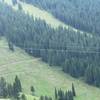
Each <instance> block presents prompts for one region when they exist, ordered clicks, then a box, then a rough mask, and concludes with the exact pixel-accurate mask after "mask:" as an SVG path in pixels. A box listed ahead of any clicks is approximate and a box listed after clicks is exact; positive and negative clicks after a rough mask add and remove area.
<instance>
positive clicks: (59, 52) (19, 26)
mask: <svg viewBox="0 0 100 100" xmlns="http://www.w3.org/2000/svg"><path fill="white" fill-rule="evenodd" d="M0 35H1V36H5V37H6V38H7V41H8V44H9V48H10V49H11V50H13V51H14V48H13V45H16V46H18V47H20V48H22V49H24V50H25V51H26V52H27V53H29V54H30V55H32V56H35V57H41V59H42V60H43V61H45V62H47V63H48V64H49V65H50V66H54V65H55V66H61V67H62V69H63V71H64V72H66V73H69V74H70V75H72V76H74V77H84V79H86V82H87V83H90V82H89V81H88V80H89V78H90V77H93V78H94V76H95V79H93V80H92V82H91V84H93V85H96V86H99V85H100V80H99V79H98V77H100V75H99V74H100V70H99V68H100V62H99V59H100V54H99V52H100V38H99V36H95V35H92V36H91V35H89V34H87V33H83V34H82V33H80V32H76V31H73V30H72V29H71V28H68V29H64V28H62V27H58V28H57V29H53V28H51V27H50V26H49V25H47V24H46V22H45V21H42V20H40V19H34V18H33V17H32V16H29V15H26V14H24V12H23V11H13V10H12V9H11V8H10V7H9V6H7V5H4V4H3V3H0ZM90 66H93V68H94V67H95V66H97V67H96V68H97V70H98V72H97V73H98V75H94V74H93V75H92V74H91V73H92V71H91V68H88V67H90ZM92 70H93V69H92ZM86 73H90V74H89V75H88V74H86ZM97 80H98V82H96V84H94V83H95V81H97Z"/></svg>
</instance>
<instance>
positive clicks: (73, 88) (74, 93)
mask: <svg viewBox="0 0 100 100" xmlns="http://www.w3.org/2000/svg"><path fill="white" fill-rule="evenodd" d="M72 94H73V96H76V91H75V87H74V84H73V83H72Z"/></svg>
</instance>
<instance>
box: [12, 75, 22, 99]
mask: <svg viewBox="0 0 100 100" xmlns="http://www.w3.org/2000/svg"><path fill="white" fill-rule="evenodd" d="M13 90H14V97H15V98H18V97H19V93H20V92H22V86H21V82H20V80H19V78H18V76H16V77H15V82H14V84H13Z"/></svg>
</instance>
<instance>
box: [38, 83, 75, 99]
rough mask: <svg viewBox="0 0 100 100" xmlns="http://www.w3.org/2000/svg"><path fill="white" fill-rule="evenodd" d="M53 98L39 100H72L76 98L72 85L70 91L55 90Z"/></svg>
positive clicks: (41, 97) (44, 97) (46, 97)
mask: <svg viewBox="0 0 100 100" xmlns="http://www.w3.org/2000/svg"><path fill="white" fill-rule="evenodd" d="M54 95H55V97H54V98H52V97H48V96H40V99H39V100H53V99H54V100H74V97H76V90H75V87H74V84H72V90H67V91H63V90H62V89H59V90H57V89H56V88H55V94H54Z"/></svg>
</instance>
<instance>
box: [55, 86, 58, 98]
mask: <svg viewBox="0 0 100 100" xmlns="http://www.w3.org/2000/svg"><path fill="white" fill-rule="evenodd" d="M57 96H58V94H57V89H56V88H55V99H57Z"/></svg>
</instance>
